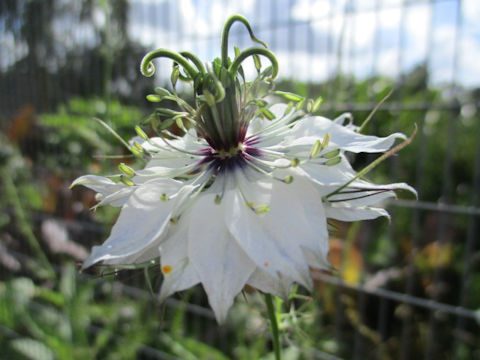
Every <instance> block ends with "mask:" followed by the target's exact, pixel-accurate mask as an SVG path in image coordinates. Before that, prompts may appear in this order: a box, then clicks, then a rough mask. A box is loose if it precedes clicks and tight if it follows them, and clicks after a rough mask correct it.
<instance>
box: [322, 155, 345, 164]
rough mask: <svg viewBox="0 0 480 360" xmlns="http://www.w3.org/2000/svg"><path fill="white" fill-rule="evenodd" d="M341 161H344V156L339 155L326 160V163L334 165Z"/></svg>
mask: <svg viewBox="0 0 480 360" xmlns="http://www.w3.org/2000/svg"><path fill="white" fill-rule="evenodd" d="M340 162H342V158H341V157H340V156H339V157H336V158H333V159H330V160H327V161H326V162H324V165H327V166H333V165H337V164H339V163H340Z"/></svg>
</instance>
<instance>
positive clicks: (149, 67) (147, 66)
mask: <svg viewBox="0 0 480 360" xmlns="http://www.w3.org/2000/svg"><path fill="white" fill-rule="evenodd" d="M158 57H165V58H169V59H171V60H173V61H175V62H176V63H178V64H179V65H181V66H182V67H183V68H184V69H185V71H186V72H187V73H188V75H190V77H191V78H192V79H195V76H196V75H197V74H198V71H197V70H195V68H194V67H193V66H192V65H191V64H190V63H189V62H188V60H187V59H186V58H185V57H183V56H182V55H180V54H178V53H176V52H174V51H170V50H166V49H158V50H155V51H151V52H149V53H148V54H147V55H145V56H144V57H143V59H142V62H141V64H140V71H141V73H142V74H143V75H144V76H147V77H150V76H153V74H155V66H154V65H153V63H152V60H153V59H155V58H158Z"/></svg>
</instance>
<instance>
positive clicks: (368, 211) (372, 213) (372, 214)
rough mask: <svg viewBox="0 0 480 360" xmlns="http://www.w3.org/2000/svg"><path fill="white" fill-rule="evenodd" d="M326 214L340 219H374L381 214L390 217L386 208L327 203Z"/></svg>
mask: <svg viewBox="0 0 480 360" xmlns="http://www.w3.org/2000/svg"><path fill="white" fill-rule="evenodd" d="M325 214H326V216H327V217H328V218H330V219H335V220H340V221H359V220H372V219H376V218H378V217H380V216H384V217H386V218H388V219H390V215H389V214H388V212H387V211H386V210H385V209H381V208H374V207H350V206H348V205H336V204H331V205H325Z"/></svg>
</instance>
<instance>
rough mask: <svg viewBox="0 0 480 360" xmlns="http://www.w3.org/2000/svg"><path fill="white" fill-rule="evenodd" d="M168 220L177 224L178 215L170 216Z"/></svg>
mask: <svg viewBox="0 0 480 360" xmlns="http://www.w3.org/2000/svg"><path fill="white" fill-rule="evenodd" d="M170 222H171V223H172V224H173V225H177V224H178V216H172V217H171V218H170Z"/></svg>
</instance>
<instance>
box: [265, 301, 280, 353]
mask: <svg viewBox="0 0 480 360" xmlns="http://www.w3.org/2000/svg"><path fill="white" fill-rule="evenodd" d="M265 303H266V304H267V311H268V317H269V319H270V327H271V328H272V337H273V351H274V352H275V359H276V360H281V358H282V356H281V355H282V353H281V351H280V350H281V349H280V334H279V332H278V323H277V316H276V314H275V307H274V306H273V297H272V295H270V294H265Z"/></svg>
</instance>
